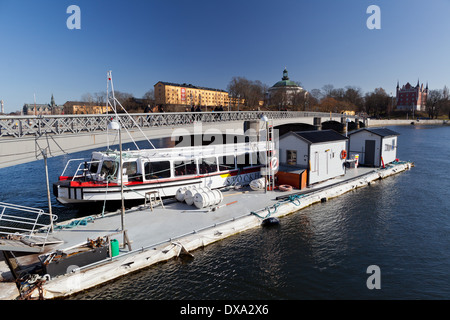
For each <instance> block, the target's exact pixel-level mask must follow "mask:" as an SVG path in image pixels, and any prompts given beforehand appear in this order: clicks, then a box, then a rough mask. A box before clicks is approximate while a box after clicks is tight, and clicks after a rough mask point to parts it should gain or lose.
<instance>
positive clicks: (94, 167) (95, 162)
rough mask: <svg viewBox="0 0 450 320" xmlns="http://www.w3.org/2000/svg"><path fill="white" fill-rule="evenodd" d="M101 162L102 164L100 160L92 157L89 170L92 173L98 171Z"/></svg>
mask: <svg viewBox="0 0 450 320" xmlns="http://www.w3.org/2000/svg"><path fill="white" fill-rule="evenodd" d="M99 164H100V161H99V160H95V159H92V161H91V165H90V167H89V172H90V173H97V171H98V166H99Z"/></svg>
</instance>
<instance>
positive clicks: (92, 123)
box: [0, 111, 351, 138]
mask: <svg viewBox="0 0 450 320" xmlns="http://www.w3.org/2000/svg"><path fill="white" fill-rule="evenodd" d="M130 115H131V117H132V118H133V120H132V119H130V118H129V117H128V116H127V115H125V114H120V115H119V117H120V118H121V119H120V121H121V123H122V125H123V126H124V127H125V128H127V129H132V128H136V126H139V127H141V128H152V127H164V126H182V125H192V124H193V123H195V122H203V123H214V122H224V121H247V120H258V119H261V117H262V116H263V115H265V116H267V117H268V118H269V119H273V120H277V119H292V118H303V117H321V118H325V117H351V116H344V115H341V114H330V113H324V112H308V111H231V112H228V111H223V112H222V111H221V112H180V113H177V112H168V113H132V114H130ZM113 116H114V115H112V114H109V115H107V114H103V115H57V116H0V137H13V138H21V137H26V136H37V137H39V136H41V135H43V134H55V135H59V134H67V133H69V134H70V133H71V134H77V133H83V132H88V133H89V132H98V131H106V128H107V125H108V122H109V121H110V119H111V118H112V117H113Z"/></svg>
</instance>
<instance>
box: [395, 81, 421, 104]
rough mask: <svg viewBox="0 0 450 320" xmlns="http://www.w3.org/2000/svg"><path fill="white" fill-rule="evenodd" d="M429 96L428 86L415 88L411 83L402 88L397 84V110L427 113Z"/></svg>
mask: <svg viewBox="0 0 450 320" xmlns="http://www.w3.org/2000/svg"><path fill="white" fill-rule="evenodd" d="M427 95H428V84H427V86H426V87H425V88H424V87H423V83H422V85H420V86H419V81H417V85H416V86H415V87H413V86H412V85H411V84H410V83H409V82H408V83H407V84H405V85H404V86H403V87H401V88H400V86H399V84H398V82H397V110H411V111H412V110H415V111H425V106H426V102H427Z"/></svg>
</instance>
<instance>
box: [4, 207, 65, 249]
mask: <svg viewBox="0 0 450 320" xmlns="http://www.w3.org/2000/svg"><path fill="white" fill-rule="evenodd" d="M57 219H58V217H57V216H56V215H51V214H49V213H45V212H44V210H42V209H36V208H31V207H26V206H20V205H16V204H10V203H4V202H0V236H1V237H6V238H9V239H13V240H23V239H28V241H29V242H35V243H39V244H43V245H45V242H46V241H47V238H48V235H49V232H50V230H51V226H52V224H53V222H54V221H56V220H57Z"/></svg>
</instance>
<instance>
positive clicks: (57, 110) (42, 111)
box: [22, 95, 63, 116]
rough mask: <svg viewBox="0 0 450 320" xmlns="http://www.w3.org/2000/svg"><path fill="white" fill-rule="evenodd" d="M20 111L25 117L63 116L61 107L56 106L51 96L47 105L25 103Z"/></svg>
mask: <svg viewBox="0 0 450 320" xmlns="http://www.w3.org/2000/svg"><path fill="white" fill-rule="evenodd" d="M22 111H23V115H25V116H44V115H59V114H63V106H58V105H56V103H55V99H54V98H53V95H52V98H51V101H50V103H49V104H37V103H25V104H24V106H23V109H22Z"/></svg>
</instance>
